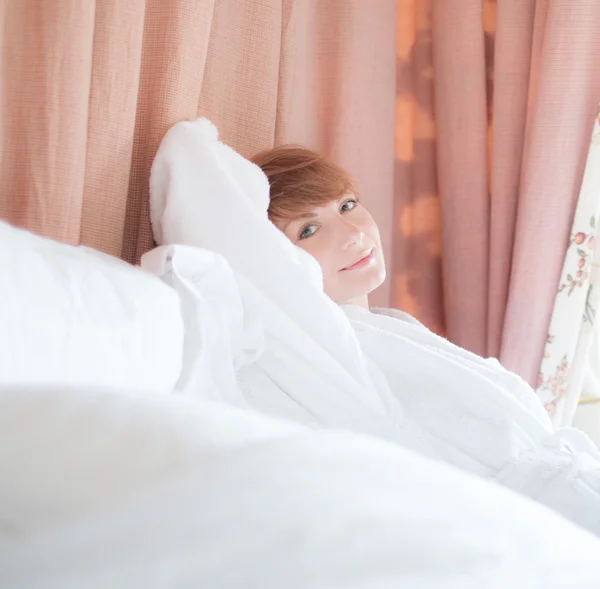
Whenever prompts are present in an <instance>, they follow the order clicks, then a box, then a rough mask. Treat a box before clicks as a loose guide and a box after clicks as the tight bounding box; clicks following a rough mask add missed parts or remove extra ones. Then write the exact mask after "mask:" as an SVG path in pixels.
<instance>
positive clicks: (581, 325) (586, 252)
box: [537, 109, 600, 427]
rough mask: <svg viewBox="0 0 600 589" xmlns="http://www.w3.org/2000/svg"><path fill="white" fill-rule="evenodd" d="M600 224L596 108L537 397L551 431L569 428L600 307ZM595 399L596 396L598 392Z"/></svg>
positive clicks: (599, 140)
mask: <svg viewBox="0 0 600 589" xmlns="http://www.w3.org/2000/svg"><path fill="white" fill-rule="evenodd" d="M599 222H600V109H599V111H598V115H597V116H596V119H595V122H594V129H593V132H592V140H591V143H590V149H589V152H588V158H587V162H586V166H585V171H584V175H583V182H582V185H581V191H580V194H579V199H578V202H577V208H576V210H575V217H574V219H573V229H572V231H571V238H570V241H569V245H568V248H567V253H566V256H565V261H564V265H563V270H562V274H561V278H560V282H559V286H558V292H557V294H556V299H555V303H554V310H553V312H552V320H551V323H550V329H549V333H548V339H547V342H546V347H545V350H544V357H543V360H542V364H541V367H540V373H539V378H538V388H537V393H538V395H539V396H540V398H541V399H542V401H543V402H544V405H545V406H546V409H547V410H548V412H549V414H550V416H551V417H552V421H553V423H554V425H555V427H560V426H565V425H570V424H571V422H572V420H573V417H574V415H575V410H576V409H577V404H578V402H579V399H580V396H581V391H582V387H583V383H584V377H585V373H586V368H587V364H588V363H589V362H590V350H591V346H592V340H593V336H594V329H600V325H598V324H595V318H596V310H597V308H598V303H599V302H600V264H599V262H600V259H599V257H598V256H596V255H595V252H596V247H595V246H596V232H597V227H598V224H599ZM598 394H600V391H598Z"/></svg>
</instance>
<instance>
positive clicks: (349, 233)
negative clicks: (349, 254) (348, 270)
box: [342, 219, 365, 250]
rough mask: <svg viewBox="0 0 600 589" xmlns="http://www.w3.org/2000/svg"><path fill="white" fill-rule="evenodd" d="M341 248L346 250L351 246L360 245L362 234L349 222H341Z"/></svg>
mask: <svg viewBox="0 0 600 589" xmlns="http://www.w3.org/2000/svg"><path fill="white" fill-rule="evenodd" d="M343 223H344V224H343V233H342V248H343V249H344V250H347V249H348V248H350V247H352V246H353V245H357V244H361V243H362V241H363V239H364V237H365V236H364V233H363V232H362V231H361V230H360V229H359V228H358V227H357V226H356V225H354V223H351V222H350V221H346V220H345V219H344V220H343Z"/></svg>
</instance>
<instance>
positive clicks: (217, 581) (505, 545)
mask: <svg viewBox="0 0 600 589" xmlns="http://www.w3.org/2000/svg"><path fill="white" fill-rule="evenodd" d="M206 353H207V356H208V357H209V358H210V357H211V351H210V350H208V351H207V352H206ZM0 473H2V479H1V480H2V483H1V485H0V586H2V587H5V588H7V589H9V588H28V589H34V588H35V589H37V588H39V589H59V588H60V589H62V588H65V587H69V588H71V587H72V588H80V587H81V588H84V587H85V588H86V589H106V588H108V587H110V588H111V589H132V588H138V587H139V588H144V589H189V588H205V587H206V588H208V587H210V588H211V589H219V588H231V589H233V588H239V589H251V588H256V589H280V588H282V587H285V588H286V589H294V588H303V589H324V588H327V589H330V588H335V587H339V588H344V589H351V588H352V589H354V588H368V589H387V588H389V589H397V588H398V587H410V588H411V589H441V588H443V589H465V588H469V587H474V588H477V589H492V588H494V589H496V588H497V589H505V588H507V587H511V588H513V587H514V588H518V589H534V588H535V589H537V588H540V587H543V588H544V589H559V588H560V589H563V588H564V589H573V588H579V589H584V588H590V589H592V588H596V587H597V586H598V585H597V582H598V578H600V559H598V553H599V552H600V541H598V540H597V539H596V538H595V537H594V536H592V535H591V534H589V533H587V532H585V531H583V530H581V529H580V528H578V527H576V526H574V525H573V524H571V523H569V522H568V521H566V520H564V519H563V518H561V517H560V516H558V515H556V514H555V513H553V512H552V511H551V510H548V509H546V508H544V507H542V506H540V505H539V504H536V503H534V502H532V501H530V500H527V499H525V498H522V497H520V496H519V495H517V494H514V493H512V492H509V491H507V490H504V489H502V488H501V487H500V486H498V485H492V484H490V483H486V482H485V481H483V480H482V479H480V478H476V477H472V476H468V475H465V474H463V473H461V472H459V471H458V470H456V469H452V468H451V467H448V466H444V465H440V464H438V463H435V462H432V461H429V460H426V459H423V458H421V457H419V456H418V455H416V454H415V453H412V452H408V451H406V450H403V449H402V448H400V447H399V446H398V445H397V444H389V443H385V442H382V441H378V440H376V439H375V438H372V437H365V436H360V435H356V434H350V433H342V432H335V431H328V430H324V429H320V430H319V431H313V430H310V429H307V428H304V427H301V426H295V425H292V424H290V423H289V422H287V423H284V422H280V421H277V420H272V419H268V418H266V417H264V416H260V415H258V414H255V413H254V412H252V411H248V410H243V411H242V410H236V409H235V408H233V407H231V406H230V405H223V404H219V403H211V402H208V401H200V400H198V399H192V398H189V397H185V396H177V395H164V396H158V397H157V396H148V397H144V396H140V395H139V393H136V394H130V393H129V392H128V391H127V390H118V391H104V390H91V389H71V390H67V389H60V388H56V389H51V390H48V389H39V388H36V389H29V390H27V389H3V390H0Z"/></svg>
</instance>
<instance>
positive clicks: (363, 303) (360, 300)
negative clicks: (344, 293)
mask: <svg viewBox="0 0 600 589" xmlns="http://www.w3.org/2000/svg"><path fill="white" fill-rule="evenodd" d="M346 304H347V305H358V306H359V307H363V308H365V309H367V310H369V296H368V295H363V296H362V297H357V298H355V299H352V300H350V301H348V302H347V303H346Z"/></svg>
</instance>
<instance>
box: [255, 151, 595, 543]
mask: <svg viewBox="0 0 600 589" xmlns="http://www.w3.org/2000/svg"><path fill="white" fill-rule="evenodd" d="M253 162H254V163H255V164H257V165H258V166H259V167H260V168H261V169H262V171H263V172H264V174H265V175H266V176H267V179H268V180H269V186H270V201H269V209H268V215H269V218H270V220H271V221H272V222H273V223H274V224H275V225H276V226H277V227H278V228H279V229H280V231H282V232H283V233H284V234H285V235H286V236H287V237H288V238H289V239H290V240H291V241H292V242H293V243H294V244H296V245H297V246H298V247H299V248H301V249H302V250H304V251H305V252H307V253H309V254H310V255H311V256H312V257H313V258H314V259H315V260H317V262H318V263H319V265H320V267H321V270H322V273H323V288H324V291H325V293H326V294H327V295H328V296H329V297H330V298H331V299H332V300H333V301H335V302H336V303H338V304H340V305H342V307H343V309H344V311H345V312H346V315H347V316H348V317H349V319H350V322H351V325H352V326H353V328H354V330H355V333H356V335H357V337H358V340H359V342H360V345H361V347H362V349H363V351H364V353H365V355H366V356H367V357H368V358H369V359H370V360H371V361H373V362H374V363H375V364H376V365H377V369H378V370H380V371H381V372H382V373H383V374H384V376H385V379H386V381H387V385H389V389H390V390H391V391H392V393H393V395H394V397H395V399H396V400H398V401H399V402H400V405H401V406H402V408H403V412H404V417H403V418H401V419H399V420H398V423H400V422H401V423H402V426H401V429H402V431H403V434H404V435H403V439H401V440H399V441H400V443H403V444H404V445H406V446H408V447H411V448H412V449H414V450H417V451H419V452H420V453H422V454H424V455H427V456H429V457H434V458H438V459H442V460H444V461H445V462H449V463H451V464H453V465H455V466H458V467H460V468H462V469H464V470H467V471H469V472H472V473H474V474H477V475H480V476H483V477H485V478H491V479H493V480H496V481H497V482H499V483H501V484H503V485H505V486H508V487H510V488H513V489H514V490H516V491H518V492H520V493H523V494H525V495H528V496H530V497H532V498H535V499H537V500H539V501H540V502H542V503H544V504H546V505H548V506H550V507H552V508H554V509H556V510H558V511H560V512H561V513H563V514H564V515H567V516H568V517H570V518H571V519H573V520H575V521H577V522H578V523H580V524H581V525H584V526H586V527H588V528H589V529H592V530H593V531H594V532H596V533H597V534H600V462H598V453H597V450H596V449H595V448H594V447H593V444H592V443H591V441H589V439H588V438H587V436H585V435H584V434H583V433H582V432H578V431H577V430H573V429H570V428H566V429H564V430H561V431H559V432H557V433H553V432H552V430H551V426H550V422H549V420H548V417H547V415H546V414H545V411H544V409H543V407H542V405H541V402H540V401H539V399H538V398H537V396H536V395H535V393H534V391H533V390H532V389H531V387H529V385H527V383H525V382H524V381H523V380H522V379H521V378H519V377H518V376H517V375H516V374H514V373H511V372H509V371H507V370H505V369H504V368H502V366H501V365H500V364H499V363H498V362H497V361H496V360H493V359H487V360H486V359H483V358H480V357H479V356H476V355H475V354H472V353H470V352H468V351H466V350H463V349H461V348H459V347H458V346H455V345H453V344H452V343H450V342H449V341H447V340H445V339H444V338H441V337H439V336H437V335H435V334H433V333H432V332H431V331H429V330H428V329H427V328H425V327H424V326H423V325H421V324H420V323H418V322H417V321H416V320H415V319H414V318H412V317H410V316H409V315H407V314H404V313H402V312H400V311H396V310H392V309H385V310H381V309H380V310H377V309H373V310H370V309H369V305H368V295H369V293H370V292H372V291H373V290H374V289H375V288H377V287H378V286H380V285H381V284H382V282H383V281H384V279H385V265H384V259H383V253H382V248H381V240H380V236H379V231H378V229H377V225H376V223H375V222H374V220H373V218H372V217H371V215H370V214H369V212H368V211H367V210H366V208H365V207H364V206H363V205H362V204H361V202H360V198H359V196H358V191H357V189H356V186H355V185H354V182H353V180H352V178H351V177H350V176H349V174H348V173H347V172H345V171H344V170H343V169H342V168H340V167H339V166H338V165H336V164H335V163H334V162H332V161H331V160H329V159H327V158H325V157H323V156H321V155H319V154H317V153H315V152H313V151H310V150H308V149H304V148H302V147H297V146H282V147H278V148H276V149H273V150H269V151H265V152H262V153H260V154H258V155H256V156H255V157H254V158H253Z"/></svg>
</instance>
